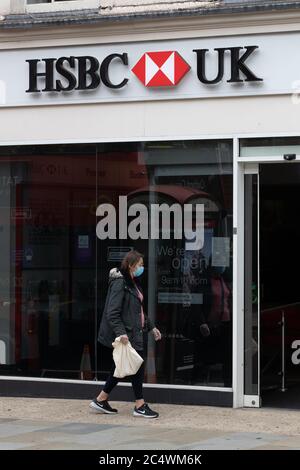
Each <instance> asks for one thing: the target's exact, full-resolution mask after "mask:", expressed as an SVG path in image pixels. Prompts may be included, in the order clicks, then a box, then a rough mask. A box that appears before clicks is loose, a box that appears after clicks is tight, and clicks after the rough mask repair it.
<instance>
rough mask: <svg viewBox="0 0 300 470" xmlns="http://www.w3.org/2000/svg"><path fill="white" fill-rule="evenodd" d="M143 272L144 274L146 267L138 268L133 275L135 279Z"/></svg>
mask: <svg viewBox="0 0 300 470" xmlns="http://www.w3.org/2000/svg"><path fill="white" fill-rule="evenodd" d="M143 272H144V266H139V267H138V268H136V270H135V271H134V273H133V275H134V277H139V276H141V275H142V274H143Z"/></svg>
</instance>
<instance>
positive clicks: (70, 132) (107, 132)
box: [0, 95, 300, 144]
mask: <svg viewBox="0 0 300 470" xmlns="http://www.w3.org/2000/svg"><path fill="white" fill-rule="evenodd" d="M299 117H300V104H298V105H297V104H293V102H292V99H291V96H288V95H280V96H277V97H275V96H264V97H251V98H250V97H247V98H246V97H245V98H234V99H228V98H221V99H202V100H201V99H198V100H182V101H181V100H177V101H173V102H171V101H156V102H147V103H116V104H94V105H72V106H48V107H42V106H38V107H36V108H34V107H31V108H28V107H19V108H5V109H4V108H3V109H2V110H1V113H0V143H1V142H2V143H9V144H14V143H22V142H42V141H50V142H52V141H53V142H55V141H57V142H60V141H61V142H67V141H72V140H74V141H77V142H79V141H82V142H85V141H90V140H94V141H101V140H102V141H104V140H105V141H118V140H125V139H133V140H139V139H141V140H144V139H148V138H149V139H160V138H170V139H172V138H176V137H180V136H185V137H187V138H196V137H199V136H206V135H208V136H210V135H228V136H229V135H232V134H249V135H251V134H275V133H281V134H282V133H294V134H296V133H298V134H300V129H299Z"/></svg>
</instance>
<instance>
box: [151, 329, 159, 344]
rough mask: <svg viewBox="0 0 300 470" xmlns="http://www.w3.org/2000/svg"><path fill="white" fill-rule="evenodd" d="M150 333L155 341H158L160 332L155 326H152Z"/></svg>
mask: <svg viewBox="0 0 300 470" xmlns="http://www.w3.org/2000/svg"><path fill="white" fill-rule="evenodd" d="M152 334H153V336H154V339H155V341H159V340H160V339H161V332H160V331H159V330H158V329H157V328H153V330H152Z"/></svg>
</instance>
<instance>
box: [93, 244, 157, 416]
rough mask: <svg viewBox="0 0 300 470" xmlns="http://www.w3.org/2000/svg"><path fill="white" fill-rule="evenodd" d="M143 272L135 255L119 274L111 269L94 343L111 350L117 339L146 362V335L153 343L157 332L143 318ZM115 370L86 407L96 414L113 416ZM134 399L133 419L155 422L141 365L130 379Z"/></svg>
mask: <svg viewBox="0 0 300 470" xmlns="http://www.w3.org/2000/svg"><path fill="white" fill-rule="evenodd" d="M143 272H144V261H143V256H142V255H141V254H140V253H138V252H137V251H130V252H129V253H127V255H126V256H125V258H124V259H123V261H122V264H121V268H120V270H119V269H117V268H114V269H112V270H111V271H110V273H109V287H108V293H107V298H106V302H105V307H104V312H103V316H102V320H101V324H100V329H99V335H98V341H99V342H100V343H101V344H103V345H104V346H107V347H109V348H112V343H113V341H114V340H115V338H116V337H121V341H122V343H123V344H127V343H128V341H130V343H131V345H132V346H133V348H134V349H135V350H136V351H137V352H138V353H139V355H140V356H142V358H143V359H145V358H146V354H147V341H148V332H150V331H151V332H152V334H153V336H154V339H155V341H158V340H160V339H161V334H160V331H159V330H158V329H157V328H156V327H155V326H154V325H153V323H152V321H151V320H150V319H149V318H148V317H147V316H146V314H145V311H144V306H143V301H144V296H143V292H142V289H141V286H140V284H139V282H138V278H139V277H140V276H141V275H142V274H143ZM114 370H115V366H114V364H113V367H112V370H111V372H110V375H109V377H108V378H107V380H106V383H105V385H104V387H103V390H102V391H101V392H100V394H99V395H98V397H97V398H95V399H94V400H93V401H92V402H91V403H90V407H91V408H92V409H94V410H96V411H98V412H100V413H106V414H115V413H117V412H118V410H116V409H114V408H112V407H111V406H110V405H109V403H108V397H109V394H110V392H111V391H112V390H113V388H114V387H115V386H116V385H117V383H118V381H119V379H118V378H116V377H114V376H113V374H114ZM130 379H131V383H132V388H133V392H134V395H135V407H134V411H133V416H137V417H143V418H158V413H157V412H156V411H153V410H151V408H150V407H149V406H148V404H147V403H145V401H144V398H143V379H144V362H143V364H142V365H141V367H140V368H139V370H138V371H137V373H136V374H135V375H132V376H130Z"/></svg>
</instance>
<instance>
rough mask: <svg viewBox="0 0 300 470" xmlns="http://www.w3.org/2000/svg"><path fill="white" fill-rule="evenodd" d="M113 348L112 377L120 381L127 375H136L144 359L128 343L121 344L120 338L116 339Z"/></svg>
mask: <svg viewBox="0 0 300 470" xmlns="http://www.w3.org/2000/svg"><path fill="white" fill-rule="evenodd" d="M112 346H113V348H114V349H113V359H114V362H115V366H116V368H115V372H114V377H117V378H119V379H122V378H123V377H127V376H128V375H134V374H136V373H137V371H138V370H139V368H140V367H141V364H142V363H143V362H144V359H143V358H142V357H141V356H140V355H139V353H138V352H137V351H136V350H135V349H134V348H133V347H132V346H131V344H130V342H129V341H128V343H127V344H123V343H122V342H121V339H120V337H118V338H116V339H115V341H114V342H113V343H112Z"/></svg>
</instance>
